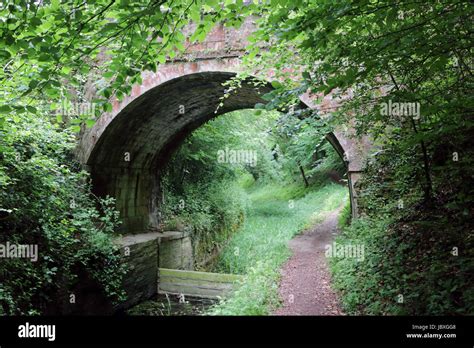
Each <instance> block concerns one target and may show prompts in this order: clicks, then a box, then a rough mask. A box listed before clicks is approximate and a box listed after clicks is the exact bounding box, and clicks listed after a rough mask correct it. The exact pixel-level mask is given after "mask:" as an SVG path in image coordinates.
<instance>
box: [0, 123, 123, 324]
mask: <svg viewBox="0 0 474 348" xmlns="http://www.w3.org/2000/svg"><path fill="white" fill-rule="evenodd" d="M73 139H74V138H73V137H72V135H71V134H70V133H69V132H60V131H58V130H57V129H55V128H53V126H51V124H50V123H49V122H48V121H44V120H43V119H40V118H38V119H33V120H30V121H29V122H28V123H27V122H23V123H18V124H15V125H14V126H13V127H11V128H9V129H8V131H5V130H4V131H2V138H1V139H0V147H1V148H2V153H1V162H0V163H1V164H0V178H2V180H1V182H0V230H1V231H2V233H1V234H0V243H1V244H3V245H5V244H6V243H7V242H9V243H10V244H29V245H30V244H34V245H37V246H38V254H39V255H38V261H36V262H33V261H30V260H29V259H19V258H18V259H14V258H11V259H4V260H2V262H1V263H0V275H2V281H1V282H0V314H8V315H12V314H41V313H43V312H44V311H46V310H49V311H51V310H52V308H55V306H60V305H61V304H62V303H61V301H64V303H65V301H66V299H65V298H64V296H65V295H64V294H67V293H68V292H73V291H74V289H75V288H76V287H77V286H78V285H79V282H80V281H81V279H79V278H78V275H79V274H84V272H86V273H88V274H89V275H90V276H91V278H92V279H93V281H94V282H95V283H96V284H97V287H98V289H100V290H102V291H103V293H104V295H106V296H107V297H109V299H110V300H111V301H119V300H122V299H123V296H124V294H123V291H122V290H121V277H122V275H123V272H124V270H123V267H122V266H121V264H120V262H119V255H118V252H117V249H116V247H114V246H113V244H112V240H111V239H112V235H111V234H112V232H113V230H114V229H115V227H116V226H117V224H118V212H116V211H115V210H114V200H113V199H111V198H105V199H101V200H95V199H92V198H91V197H90V196H89V185H88V183H87V180H88V178H87V175H86V174H85V173H84V172H81V171H78V170H77V168H75V167H74V166H71V165H69V163H71V158H72V154H71V149H72V147H73V144H74V143H73ZM58 310H59V309H58Z"/></svg>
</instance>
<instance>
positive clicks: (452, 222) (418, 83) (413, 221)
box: [246, 0, 474, 314]
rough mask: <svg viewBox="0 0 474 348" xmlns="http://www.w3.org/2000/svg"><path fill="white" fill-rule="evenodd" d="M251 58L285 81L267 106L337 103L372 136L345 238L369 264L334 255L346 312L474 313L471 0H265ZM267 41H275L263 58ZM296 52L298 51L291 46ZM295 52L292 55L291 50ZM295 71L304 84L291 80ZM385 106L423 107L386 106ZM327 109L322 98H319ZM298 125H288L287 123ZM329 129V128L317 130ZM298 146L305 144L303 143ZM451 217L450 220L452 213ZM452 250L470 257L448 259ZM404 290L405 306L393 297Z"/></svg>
mask: <svg viewBox="0 0 474 348" xmlns="http://www.w3.org/2000/svg"><path fill="white" fill-rule="evenodd" d="M268 5H269V6H267V7H264V9H263V10H262V11H264V12H265V16H263V17H262V18H261V19H260V21H259V25H260V30H259V31H257V32H256V33H255V34H254V37H253V38H252V42H253V47H251V48H249V52H250V53H249V55H248V57H247V58H246V62H247V63H248V64H249V70H251V69H252V67H258V69H259V71H260V72H261V74H262V76H264V75H265V74H266V73H267V72H268V71H269V70H271V69H273V68H272V67H273V64H274V62H278V63H277V64H278V67H284V69H285V71H286V72H287V73H283V72H282V71H280V72H279V79H280V81H281V83H280V84H279V85H276V91H274V92H272V93H271V94H270V95H269V96H268V98H267V100H269V103H268V105H267V108H268V109H271V108H278V107H280V108H281V107H288V105H290V104H291V103H294V100H295V96H298V95H300V94H301V92H302V91H306V90H308V89H309V90H310V91H311V92H313V93H316V94H317V95H318V97H320V100H321V99H322V97H324V96H327V95H328V94H331V97H332V99H338V100H339V102H340V103H339V106H338V109H337V110H329V111H330V112H328V113H327V115H326V117H325V118H324V121H325V122H327V123H328V124H329V125H330V126H332V127H337V126H341V125H343V124H346V125H347V126H351V127H355V129H356V131H357V133H358V134H359V135H362V134H367V135H369V136H370V137H371V139H372V141H373V143H374V145H375V151H376V152H375V153H374V154H373V156H372V158H371V159H370V161H369V165H368V168H367V170H366V171H365V173H364V180H361V181H360V182H358V185H357V186H358V194H359V202H358V203H359V208H360V210H361V214H362V216H365V217H364V219H363V220H361V221H358V222H356V223H355V224H354V225H353V226H351V227H348V228H347V230H346V233H345V235H344V236H343V237H341V239H340V242H341V243H351V242H353V243H362V244H364V245H365V246H366V250H367V253H368V254H367V257H366V261H364V262H359V263H357V262H356V261H354V260H352V259H343V260H334V263H333V266H334V267H333V269H334V277H335V279H336V283H337V284H338V287H339V288H340V289H341V291H342V293H343V301H344V303H345V305H346V310H347V311H349V312H352V313H370V314H469V313H472V303H473V294H472V290H469V288H468V286H467V284H469V283H472V276H470V274H472V273H473V271H472V270H473V269H474V267H473V264H472V262H470V261H469V260H472V250H473V246H472V230H473V226H472V221H471V220H472V219H469V216H472V214H473V211H474V202H473V199H474V198H473V197H474V192H473V190H472V185H466V184H465V183H466V182H469V181H472V174H471V173H472V168H473V165H474V163H473V162H472V158H473V148H474V143H473V141H472V133H473V122H472V114H473V103H472V100H473V99H472V98H471V97H470V95H471V94H472V86H473V79H472V76H473V74H472V38H471V34H470V32H471V29H470V27H471V22H472V14H473V7H472V5H471V4H470V3H469V2H454V1H438V2H400V1H389V0H386V1H377V2H370V1H369V2H367V1H365V2H360V1H351V0H344V1H337V2H334V1H326V2H321V1H314V0H301V1H278V2H275V1H270V2H269V3H268ZM262 40H268V41H270V42H271V45H270V46H269V49H268V51H266V52H263V53H262V54H261V55H260V56H257V55H256V53H255V52H257V51H258V45H260V43H261V41H262ZM289 51H291V54H288V52H289ZM295 56H296V57H297V58H294V57H295ZM294 71H301V77H300V79H299V80H297V81H295V80H294V79H293V81H291V78H292V77H293V76H292V75H294ZM389 102H395V103H418V104H417V105H419V113H412V114H408V115H407V114H404V115H397V114H395V113H391V114H387V113H385V112H384V111H383V110H384V106H385V107H386V106H387V104H388V103H389ZM321 106H323V108H324V105H321ZM290 124H291V123H290ZM320 126H322V125H320ZM297 144H298V145H299V143H297ZM448 219H449V220H448ZM453 246H459V249H460V250H464V255H462V256H461V255H460V256H458V257H454V256H452V255H451V254H450V251H451V250H452V248H453ZM397 294H402V295H403V296H404V299H405V303H404V304H397V303H396V302H395V301H396V299H395V298H394V297H395V296H396V295H397Z"/></svg>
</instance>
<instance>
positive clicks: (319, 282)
mask: <svg viewBox="0 0 474 348" xmlns="http://www.w3.org/2000/svg"><path fill="white" fill-rule="evenodd" d="M339 212H340V209H337V210H335V211H333V212H331V213H330V214H329V215H328V216H327V217H326V219H325V220H324V221H323V222H321V223H319V224H317V225H316V226H315V227H314V228H313V229H312V230H310V231H307V232H305V233H303V234H301V235H298V236H296V237H295V238H293V239H292V240H291V241H290V242H289V247H290V249H291V250H292V252H293V255H292V256H291V258H290V259H289V260H288V261H287V262H286V264H285V265H284V266H283V268H282V270H281V274H282V278H281V282H280V289H279V292H280V297H281V299H282V301H283V306H282V307H281V308H279V309H278V310H277V311H275V312H274V315H343V314H344V313H343V312H342V310H341V308H340V305H339V302H338V298H337V296H336V294H335V292H334V291H333V290H332V289H331V285H330V281H331V277H330V273H329V269H328V264H327V259H326V256H325V255H324V253H325V246H326V245H327V244H331V243H332V240H333V238H334V235H335V234H336V233H337V217H338V214H339Z"/></svg>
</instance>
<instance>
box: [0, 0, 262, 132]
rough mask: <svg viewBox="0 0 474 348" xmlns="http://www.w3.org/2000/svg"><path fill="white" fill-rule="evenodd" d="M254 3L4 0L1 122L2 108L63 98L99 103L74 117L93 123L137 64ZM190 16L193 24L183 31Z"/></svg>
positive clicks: (153, 62) (174, 51)
mask: <svg viewBox="0 0 474 348" xmlns="http://www.w3.org/2000/svg"><path fill="white" fill-rule="evenodd" d="M257 8H258V7H257V5H256V4H249V5H247V6H239V7H238V13H236V10H237V5H236V3H234V1H224V2H223V3H222V4H221V3H219V2H218V1H217V0H170V1H167V0H160V1H144V0H127V1H110V0H96V1H92V2H91V1H89V2H84V1H79V0H51V1H49V0H46V1H40V2H31V1H30V2H28V1H23V0H21V1H12V0H7V1H3V2H2V4H0V18H1V20H0V36H1V37H2V40H1V42H0V65H1V67H2V69H0V81H1V83H2V91H1V93H0V105H1V108H0V128H1V127H2V125H3V124H4V123H5V121H6V120H7V115H11V114H19V113H20V114H21V113H25V112H28V113H32V114H36V113H37V112H38V111H39V110H40V109H44V108H48V109H49V107H50V105H51V106H52V107H53V108H54V103H61V102H63V101H64V100H68V101H69V100H70V101H76V102H80V101H88V102H95V103H98V104H99V106H100V107H99V108H97V110H96V112H97V115H88V116H87V117H86V118H83V119H81V120H80V122H79V124H80V123H85V124H88V125H91V124H93V122H94V116H98V114H100V113H101V112H103V111H110V110H111V104H110V101H111V99H110V98H111V96H115V97H117V98H118V99H122V98H123V97H124V96H126V95H129V94H130V92H131V89H132V86H133V84H135V83H141V71H144V70H149V71H153V72H156V70H157V66H158V65H159V64H163V63H165V62H166V61H168V60H173V59H174V58H176V57H177V56H179V55H180V54H181V53H182V52H183V51H185V50H186V46H185V45H188V44H189V42H202V41H203V40H204V39H205V37H206V36H207V34H208V33H209V32H210V31H211V29H212V28H213V27H214V25H215V24H216V23H218V22H222V21H225V22H226V25H228V26H236V27H238V26H239V25H240V24H241V23H242V20H243V19H244V18H245V16H246V15H247V14H249V13H251V12H253V11H254V10H255V9H257ZM191 22H192V23H193V24H194V28H195V30H194V31H193V32H191V33H189V35H187V37H186V36H185V34H184V32H185V30H183V29H184V26H185V25H187V24H190V23H191ZM186 39H189V41H188V42H186ZM93 76H95V78H93V79H91V80H89V81H88V79H90V78H92V77H93ZM90 81H93V82H92V84H93V87H94V89H96V90H97V91H98V95H99V96H98V98H96V99H95V100H77V99H78V95H77V94H76V93H75V92H77V91H78V90H80V89H82V88H83V87H84V85H85V84H88V83H89V84H90ZM79 124H76V125H74V127H75V128H74V129H76V130H77V129H79Z"/></svg>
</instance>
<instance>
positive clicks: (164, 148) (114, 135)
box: [87, 72, 344, 234]
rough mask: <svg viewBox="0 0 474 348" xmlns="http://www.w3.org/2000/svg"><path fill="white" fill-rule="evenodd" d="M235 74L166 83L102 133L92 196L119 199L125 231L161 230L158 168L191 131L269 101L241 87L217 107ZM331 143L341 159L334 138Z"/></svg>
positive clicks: (259, 91)
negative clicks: (232, 113) (93, 194)
mask: <svg viewBox="0 0 474 348" xmlns="http://www.w3.org/2000/svg"><path fill="white" fill-rule="evenodd" d="M233 76H235V74H234V73H229V72H205V73H196V74H190V75H184V76H180V77H178V78H175V79H172V80H170V81H167V82H165V83H163V84H161V85H158V86H156V87H154V88H152V89H150V90H149V91H147V92H146V93H144V94H142V95H141V96H139V97H137V98H136V99H134V100H133V101H132V102H131V103H130V104H128V105H127V106H126V107H125V108H124V109H123V110H122V111H121V112H120V113H118V114H117V115H116V116H115V117H114V119H113V120H112V121H111V122H110V123H109V124H108V126H107V127H106V128H105V130H104V131H103V132H102V134H101V136H100V138H99V139H98V141H97V143H96V144H95V146H94V148H93V150H92V152H91V154H90V156H89V159H88V161H87V165H88V166H89V168H90V172H91V176H92V182H93V190H94V193H95V194H97V195H100V196H105V195H109V196H112V197H115V198H116V201H117V208H118V209H119V211H120V213H121V218H122V221H123V224H122V226H121V231H120V232H121V233H123V234H129V233H143V232H146V231H147V230H150V229H151V230H153V229H154V228H155V227H157V226H158V223H159V221H158V220H159V219H158V196H159V194H158V193H159V192H158V190H159V188H158V176H159V171H160V167H161V166H162V165H163V163H165V161H166V160H167V159H168V158H169V156H170V155H171V154H172V152H173V151H174V150H175V149H176V148H178V147H179V146H180V145H181V143H182V142H183V141H184V139H185V138H186V137H187V136H188V135H189V134H190V133H191V132H192V131H194V130H195V129H197V128H199V127H200V126H201V125H202V124H204V123H205V122H207V121H209V120H210V119H212V118H214V117H217V116H219V115H222V114H225V113H228V112H230V111H235V110H239V109H249V108H254V106H255V104H257V103H265V101H264V100H263V99H262V96H263V95H264V94H265V93H267V92H269V91H270V90H271V86H270V85H266V86H260V87H255V86H254V85H253V84H250V83H242V87H241V88H239V89H238V90H237V91H236V92H233V93H232V94H231V95H230V96H229V97H228V98H226V99H225V100H224V106H223V107H220V108H218V105H219V103H220V102H221V98H222V96H223V95H224V92H225V87H224V86H223V83H224V82H226V81H228V80H229V79H230V78H232V77H233ZM216 110H217V112H216ZM183 111H184V113H183ZM328 140H329V141H330V142H331V144H333V146H334V147H335V148H336V150H337V151H338V153H339V154H340V155H342V153H343V152H344V151H343V149H342V146H341V145H340V144H339V142H338V140H337V138H336V137H335V136H334V134H329V135H328Z"/></svg>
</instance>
